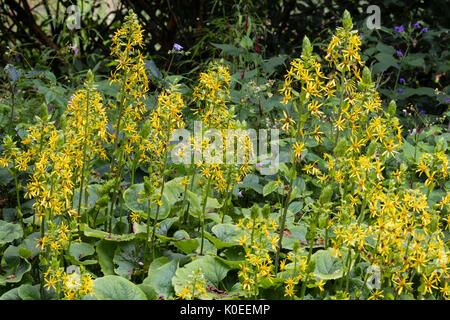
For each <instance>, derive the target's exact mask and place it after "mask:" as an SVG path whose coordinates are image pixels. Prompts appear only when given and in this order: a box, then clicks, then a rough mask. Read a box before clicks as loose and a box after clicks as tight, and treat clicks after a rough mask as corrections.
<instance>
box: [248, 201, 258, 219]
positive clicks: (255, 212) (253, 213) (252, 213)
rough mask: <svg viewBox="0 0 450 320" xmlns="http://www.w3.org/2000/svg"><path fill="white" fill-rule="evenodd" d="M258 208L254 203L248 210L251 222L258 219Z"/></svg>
mask: <svg viewBox="0 0 450 320" xmlns="http://www.w3.org/2000/svg"><path fill="white" fill-rule="evenodd" d="M259 210H260V209H259V206H258V205H257V204H256V203H255V204H254V205H253V206H252V208H251V209H250V216H251V217H252V219H253V220H255V219H256V218H258V217H259Z"/></svg>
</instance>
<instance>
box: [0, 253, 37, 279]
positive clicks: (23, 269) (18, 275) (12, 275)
mask: <svg viewBox="0 0 450 320" xmlns="http://www.w3.org/2000/svg"><path fill="white" fill-rule="evenodd" d="M1 264H2V269H3V270H5V271H6V273H5V274H3V275H2V276H0V285H3V284H5V283H18V282H20V281H21V280H22V277H23V275H24V274H25V273H27V272H28V271H30V270H31V264H30V263H29V262H28V261H27V260H25V259H23V258H21V257H20V255H19V248H18V247H15V246H9V247H8V248H7V249H6V250H5V252H4V253H3V258H2V261H1Z"/></svg>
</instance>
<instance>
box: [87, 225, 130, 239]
mask: <svg viewBox="0 0 450 320" xmlns="http://www.w3.org/2000/svg"><path fill="white" fill-rule="evenodd" d="M80 229H81V230H82V231H83V232H84V235H85V236H86V237H93V238H99V239H105V240H110V241H117V242H121V241H130V240H133V239H134V238H135V237H136V235H135V234H132V233H130V234H114V233H107V232H104V231H100V230H96V229H91V228H90V227H88V225H87V224H85V223H82V224H80Z"/></svg>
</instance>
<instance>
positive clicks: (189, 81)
mask: <svg viewBox="0 0 450 320" xmlns="http://www.w3.org/2000/svg"><path fill="white" fill-rule="evenodd" d="M6 2H8V1H6ZM10 2H11V1H10ZM58 3H59V2H58ZM251 6H252V4H251V1H250V2H247V1H239V3H238V5H237V6H236V7H234V8H235V9H236V11H235V12H237V13H236V16H235V17H234V18H236V19H235V20H233V21H234V25H233V26H231V27H230V29H227V32H228V33H224V34H222V37H223V38H222V39H220V41H222V42H223V43H218V42H217V41H218V40H215V39H211V38H212V37H213V35H212V34H206V35H205V40H204V42H207V41H210V40H211V45H210V46H209V47H208V48H209V49H208V50H209V51H207V52H215V53H214V55H215V56H214V58H213V57H212V56H211V57H210V58H208V59H204V60H202V62H201V63H199V64H198V65H197V66H196V67H195V68H194V67H193V68H192V70H188V69H186V67H185V64H186V65H190V66H191V65H193V62H192V61H190V60H189V59H192V60H195V59H201V58H202V56H201V55H202V53H201V52H202V50H204V48H202V47H201V45H202V44H204V43H203V42H199V43H198V44H197V46H192V47H191V48H184V47H183V46H182V44H178V43H173V44H171V48H170V50H169V52H168V55H167V57H166V58H167V59H166V66H165V68H164V70H163V67H162V66H160V67H159V68H158V67H157V65H158V59H155V58H153V59H151V58H150V57H149V55H148V54H147V52H148V51H146V50H147V47H148V46H149V45H151V39H148V38H147V37H149V35H148V33H147V32H146V30H145V28H144V27H143V25H142V22H141V16H140V14H137V13H136V12H135V11H133V10H131V9H130V10H127V11H126V14H124V16H123V17H122V18H121V21H120V24H118V25H117V26H116V28H115V29H114V30H110V31H109V32H111V37H110V40H109V42H106V43H107V46H108V49H109V51H110V52H109V56H106V57H104V59H105V61H106V62H99V64H97V65H92V64H89V62H87V67H86V68H82V67H80V68H79V69H78V67H77V68H75V69H74V68H73V67H70V65H71V64H74V63H75V62H74V61H75V60H76V59H77V55H78V54H79V53H78V50H81V42H78V46H76V45H75V46H72V47H70V46H67V47H66V48H64V50H65V51H64V50H62V51H58V52H59V53H57V54H55V57H56V56H58V55H60V56H59V57H57V58H54V59H61V61H64V63H62V64H61V66H58V67H61V68H63V70H66V73H65V75H61V76H60V77H58V78H57V77H56V76H55V73H56V74H57V72H56V71H55V70H54V69H53V71H55V73H54V72H52V69H51V68H46V67H45V63H48V64H49V65H51V61H49V60H50V59H48V60H44V59H42V61H41V64H36V66H34V65H33V66H32V65H31V63H32V62H31V61H32V60H33V59H34V58H30V57H26V56H25V51H23V54H22V55H20V48H17V47H16V48H12V47H11V48H9V50H10V51H9V55H10V57H13V56H17V57H20V59H21V60H24V61H28V60H30V62H29V63H28V62H26V63H25V64H19V63H15V62H14V61H8V63H7V64H4V65H3V66H2V69H0V70H1V71H2V73H3V75H2V77H3V78H2V79H4V80H5V81H4V82H3V81H2V84H1V91H0V111H1V115H0V116H1V119H0V124H1V135H0V137H1V147H0V168H1V169H0V179H1V186H0V195H1V196H0V208H1V209H0V210H1V214H0V259H1V262H0V299H7V300H10V299H16V300H17V299H21V300H29V299H33V300H79V299H83V300H84V299H93V300H95V299H97V300H103V299H112V300H122V299H125V300H129V299H138V300H157V299H164V300H171V299H185V300H191V299H196V300H210V299H229V300H247V299H256V300H259V299H276V300H298V299H300V300H303V299H307V300H312V299H317V300H348V299H351V300H353V299H356V300H366V299H368V300H378V299H386V300H397V299H407V300H413V299H436V300H443V299H449V298H450V287H449V284H450V275H449V268H448V256H449V255H450V247H449V245H450V243H449V232H450V230H449V225H450V212H449V208H450V194H449V191H448V187H449V175H448V172H449V170H448V164H449V158H448V149H449V142H450V141H449V140H450V135H449V133H448V126H449V124H448V119H447V116H448V110H447V108H448V105H449V103H450V98H449V97H450V90H449V87H448V85H445V79H446V78H445V77H446V75H445V73H446V72H448V69H449V60H448V50H449V47H448V37H449V36H448V29H445V28H442V29H441V30H439V31H432V30H429V29H428V28H427V27H425V26H424V25H423V24H421V23H419V22H417V23H415V24H410V25H408V26H406V25H399V26H395V28H394V29H393V30H391V31H389V32H390V37H391V38H390V39H391V40H392V41H395V43H396V47H395V48H394V47H393V46H390V45H389V44H384V43H383V42H381V41H379V38H377V35H376V32H368V31H367V28H365V29H364V28H361V29H362V30H360V28H358V26H356V24H355V23H354V22H353V19H352V17H351V15H350V13H349V11H347V10H344V9H342V10H341V12H342V15H341V17H337V18H336V19H335V20H332V21H329V22H328V23H327V25H325V26H323V28H325V29H326V30H328V31H329V32H328V33H327V34H326V36H324V35H322V38H321V39H319V40H318V39H316V34H308V33H307V32H306V33H305V34H302V35H300V34H297V35H296V37H295V41H296V42H298V44H297V45H296V47H294V48H295V50H292V54H291V53H289V54H290V56H289V57H287V56H286V55H282V54H279V55H274V56H272V57H270V58H266V56H265V55H263V52H264V51H265V50H269V49H268V48H265V47H264V39H267V38H268V37H269V35H268V33H270V32H271V30H270V28H268V27H267V26H266V25H265V23H263V22H262V20H261V18H260V17H258V16H257V14H255V13H254V12H255V11H251V10H249V11H247V10H248V9H249V8H248V7H251ZM248 12H250V13H248ZM138 13H139V12H138ZM213 22H214V23H215V24H214V25H213V24H212V26H211V28H216V30H218V29H219V28H220V24H221V23H222V22H223V20H221V19H219V18H217V19H216V20H214V21H213ZM175 23H176V22H175ZM178 23H179V22H178ZM377 32H378V31H377ZM432 32H435V33H433V34H432ZM433 37H434V38H433ZM439 37H443V38H444V40H446V41H447V44H445V42H443V43H442V42H440V41H438V39H439ZM149 38H150V37H149ZM236 39H237V40H236ZM55 41H56V40H55ZM61 41H62V40H61ZM227 41H228V42H227ZM422 42H426V43H427V45H428V44H429V45H430V46H432V48H433V50H434V51H433V52H435V53H436V54H434V55H433V56H431V55H430V56H426V55H425V54H423V53H420V52H418V51H415V50H416V49H417V50H418V48H420V47H421V46H422V45H424V44H423V43H422ZM55 45H57V44H55ZM153 45H154V44H153ZM86 50H90V49H89V44H86V46H85V47H84V48H83V51H84V54H87V55H88V54H89V52H87V51H86ZM27 59H28V60H27ZM71 59H73V60H72V61H71ZM432 59H434V62H433V60H432ZM439 59H442V60H443V61H444V62H443V63H442V64H439V63H438V62H437V61H438V60H439ZM439 61H440V60H439ZM369 62H371V63H369ZM65 64H67V65H65ZM433 66H434V67H436V68H437V69H433V70H434V71H430V70H431V69H432V68H434V67H433ZM64 68H66V69H64ZM416 68H419V69H420V72H421V73H422V74H427V72H434V74H435V81H434V82H435V84H436V85H437V87H436V88H434V89H433V88H431V87H424V86H421V85H420V77H419V76H418V75H415V76H414V73H415V72H416V71H415V70H416ZM419 69H417V70H419ZM105 70H106V71H105ZM186 70H187V71H186ZM417 72H419V71H417ZM447 79H448V78H447ZM413 81H415V82H414V84H412V82H413ZM435 105H437V106H438V107H436V108H437V109H435V110H434V113H433V112H432V111H431V110H432V106H435ZM31 106H33V108H32V110H33V111H30V109H31ZM27 107H28V108H30V109H27ZM425 110H426V111H425Z"/></svg>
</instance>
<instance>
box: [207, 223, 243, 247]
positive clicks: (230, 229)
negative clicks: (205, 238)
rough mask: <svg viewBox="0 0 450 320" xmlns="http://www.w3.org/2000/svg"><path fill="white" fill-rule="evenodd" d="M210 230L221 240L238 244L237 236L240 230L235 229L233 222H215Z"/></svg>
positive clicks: (240, 233)
mask: <svg viewBox="0 0 450 320" xmlns="http://www.w3.org/2000/svg"><path fill="white" fill-rule="evenodd" d="M211 231H212V232H213V233H214V234H215V235H216V237H217V238H219V239H220V240H221V241H223V242H227V243H231V244H234V245H237V244H238V241H239V237H240V236H241V235H242V231H241V230H237V227H236V225H234V224H226V223H224V224H217V225H215V226H214V227H212V229H211Z"/></svg>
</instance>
